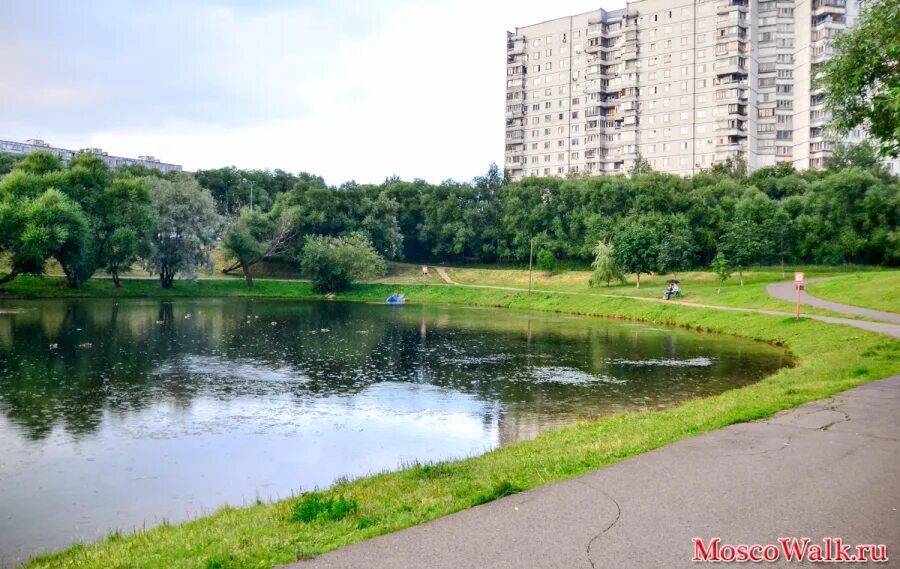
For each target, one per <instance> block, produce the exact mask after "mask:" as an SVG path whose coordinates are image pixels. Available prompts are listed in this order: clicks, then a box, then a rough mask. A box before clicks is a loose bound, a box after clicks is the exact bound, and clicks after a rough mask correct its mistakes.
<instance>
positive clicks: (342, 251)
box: [299, 233, 387, 292]
mask: <svg viewBox="0 0 900 569" xmlns="http://www.w3.org/2000/svg"><path fill="white" fill-rule="evenodd" d="M299 260H300V265H301V266H302V268H303V271H304V273H306V275H307V276H309V278H310V279H312V282H313V290H315V291H316V292H341V291H344V290H348V289H349V288H350V285H351V284H353V281H355V280H360V279H369V278H375V277H379V276H382V275H384V274H385V272H386V271H387V265H386V263H385V261H384V258H383V257H382V256H381V255H380V254H379V253H378V251H376V250H375V248H374V247H373V246H372V243H371V241H369V238H368V237H366V236H365V235H362V234H359V233H351V234H350V235H346V236H342V237H329V236H325V235H310V236H308V237H307V238H306V241H305V243H304V245H303V251H302V252H301V253H300V259H299Z"/></svg>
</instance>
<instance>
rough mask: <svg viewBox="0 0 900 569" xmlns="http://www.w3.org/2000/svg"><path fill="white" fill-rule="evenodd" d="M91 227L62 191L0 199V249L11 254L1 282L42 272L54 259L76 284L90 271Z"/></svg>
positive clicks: (71, 283)
mask: <svg viewBox="0 0 900 569" xmlns="http://www.w3.org/2000/svg"><path fill="white" fill-rule="evenodd" d="M89 239H90V231H89V229H88V221H87V218H86V217H85V215H84V212H83V211H82V210H81V208H80V207H79V206H78V204H76V203H74V202H73V201H72V200H70V199H69V198H68V197H66V195H65V194H63V193H62V192H60V191H58V190H54V189H50V190H47V191H45V192H43V193H42V194H41V195H40V196H38V197H35V198H32V197H25V198H24V199H19V200H12V199H10V200H4V201H3V202H2V203H0V250H2V251H4V252H6V253H7V254H8V255H9V257H10V271H9V273H8V274H6V275H5V276H4V277H2V278H0V284H3V283H6V282H9V281H11V280H13V279H15V278H16V277H18V276H19V275H20V274H31V275H38V276H39V275H43V274H44V270H45V267H46V263H47V260H48V259H51V258H53V259H56V261H57V262H58V263H59V265H60V267H62V269H63V272H64V273H65V275H66V283H67V284H68V286H69V287H70V288H78V287H79V286H80V285H81V283H82V282H83V281H84V280H85V279H86V278H88V277H90V273H91V272H92V271H93V268H92V263H91V260H90V258H89V257H90V246H89V243H88V241H89Z"/></svg>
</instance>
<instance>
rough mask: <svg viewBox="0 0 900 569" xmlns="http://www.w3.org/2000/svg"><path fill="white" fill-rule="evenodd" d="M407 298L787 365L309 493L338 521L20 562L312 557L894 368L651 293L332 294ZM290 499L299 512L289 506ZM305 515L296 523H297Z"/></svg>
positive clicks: (254, 509) (880, 352)
mask: <svg viewBox="0 0 900 569" xmlns="http://www.w3.org/2000/svg"><path fill="white" fill-rule="evenodd" d="M4 289H5V290H7V291H8V292H10V293H13V294H15V296H16V297H18V298H46V297H69V298H78V297H100V296H103V297H123V298H124V297H153V298H179V297H256V298H284V299H297V300H310V299H321V298H322V296H321V295H316V294H313V293H312V291H311V287H310V286H309V284H307V283H292V282H275V281H259V282H258V283H257V288H256V289H255V290H253V291H247V290H246V289H245V288H244V287H243V284H242V283H241V282H240V281H200V282H198V283H195V284H187V283H176V287H175V288H174V289H172V290H170V291H162V290H161V289H160V288H159V285H158V283H157V282H156V281H149V280H148V281H128V282H126V285H125V288H124V290H117V289H113V288H112V286H111V284H110V283H109V282H97V281H91V282H89V283H87V285H86V286H85V287H84V289H82V290H78V291H69V290H68V289H65V287H64V286H63V285H62V283H59V282H55V281H53V280H51V279H45V280H40V279H33V280H29V279H23V280H21V281H16V282H15V283H12V285H8V286H6V287H4ZM395 291H399V292H403V293H405V294H406V295H407V297H408V298H409V299H410V301H412V302H421V303H444V304H465V305H473V306H494V307H504V308H512V309H523V310H538V311H551V312H565V313H570V314H580V315H585V316H598V317H611V318H621V319H632V320H641V321H646V322H653V323H660V324H668V325H675V326H682V327H687V328H693V329H698V330H704V331H711V332H718V333H724V334H730V335H735V336H742V337H747V338H752V339H756V340H761V341H765V342H769V343H773V344H778V345H784V346H786V347H787V348H788V349H789V350H790V352H791V353H792V354H793V356H794V357H795V358H796V365H795V366H794V367H792V368H783V369H781V370H780V371H778V372H777V373H775V374H773V375H771V376H769V377H767V378H765V379H763V380H762V381H760V382H759V383H756V384H753V385H750V386H747V387H744V388H741V389H735V390H731V391H727V392H725V393H722V394H720V395H717V396H713V397H707V398H702V399H695V400H692V401H689V402H687V403H684V404H682V405H680V406H678V407H675V408H672V409H668V410H664V411H655V412H641V413H627V414H621V415H615V416H610V417H606V418H603V419H600V420H598V421H591V422H584V423H581V424H578V425H574V426H570V427H566V428H563V429H561V430H558V431H553V432H549V433H545V434H543V435H541V436H540V437H538V438H537V439H535V440H533V441H527V442H522V443H518V444H515V445H511V446H508V447H503V448H500V449H497V450H495V451H492V452H490V453H487V454H484V455H481V456H478V457H475V458H470V459H466V460H462V461H457V462H447V463H439V464H435V465H413V466H411V467H409V468H406V469H404V470H400V471H395V472H387V473H381V474H376V475H372V476H367V477H364V478H360V479H356V480H352V481H347V482H343V483H340V484H337V485H336V486H334V487H332V488H330V489H328V490H326V491H324V492H322V493H321V496H320V497H321V498H322V501H324V502H326V503H327V501H328V500H329V499H333V500H338V499H339V498H344V500H345V502H343V503H345V504H353V505H354V507H348V508H345V509H344V511H343V514H342V516H341V517H337V516H329V515H321V516H314V517H313V518H308V517H303V516H301V517H300V519H298V517H297V516H296V513H297V508H298V506H299V505H300V504H301V503H304V504H306V506H308V505H309V503H307V502H304V499H303V498H294V499H288V500H283V501H280V502H276V503H272V504H258V505H254V506H250V507H246V508H232V507H224V508H221V509H220V510H218V511H217V512H216V513H214V514H212V515H210V516H206V517H203V518H198V519H196V520H194V521H190V522H186V523H184V524H180V525H174V526H161V527H157V528H153V529H150V530H147V531H143V532H140V533H137V534H134V535H130V536H121V535H118V534H116V535H113V536H111V537H109V538H107V539H105V540H103V541H101V542H99V543H97V544H94V545H86V546H84V545H77V546H74V547H72V548H69V549H67V550H65V551H62V552H59V553H56V554H52V555H48V556H44V557H40V558H37V559H35V560H33V561H32V562H31V563H30V564H29V565H28V567H32V568H38V567H40V568H50V567H89V568H94V567H96V568H100V567H104V568H109V567H121V568H125V567H129V568H138V567H140V568H144V567H146V568H150V567H163V566H164V567H174V568H188V567H190V568H207V569H212V568H219V569H224V568H229V569H234V568H249V567H255V568H258V567H270V566H275V565H279V564H283V563H288V562H291V561H294V560H296V559H298V558H303V557H309V556H312V555H317V554H320V553H323V552H325V551H329V550H332V549H335V548H338V547H341V546H344V545H348V544H350V543H354V542H357V541H360V540H362V539H366V538H369V537H373V536H376V535H381V534H384V533H388V532H391V531H395V530H398V529H402V528H405V527H409V526H411V525H415V524H418V523H422V522H425V521H428V520H431V519H435V518H437V517H440V516H443V515H447V514H450V513H453V512H455V511H459V510H462V509H465V508H468V507H471V506H473V505H476V504H478V503H483V502H485V501H489V500H491V499H494V498H496V497H500V496H502V495H505V494H507V493H510V492H514V491H522V490H526V489H529V488H533V487H536V486H539V485H542V484H545V483H549V482H554V481H558V480H564V479H567V478H571V477H574V476H578V475H580V474H583V473H585V472H588V471H590V470H593V469H596V468H599V467H603V466H607V465H610V464H614V463H616V462H619V461H621V460H623V459H625V458H628V457H630V456H634V455H637V454H640V453H643V452H647V451H649V450H652V449H654V448H658V447H660V446H663V445H666V444H669V443H672V442H675V441H677V440H681V439H684V438H687V437H691V436H695V435H698V434H700V433H703V432H707V431H710V430H714V429H717V428H721V427H723V426H726V425H729V424H732V423H736V422H742V421H749V420H754V419H760V418H764V417H767V416H770V415H771V414H773V413H775V412H777V411H780V410H783V409H788V408H791V407H795V406H797V405H799V404H802V403H805V402H807V401H813V400H816V399H822V398H825V397H828V396H830V395H833V394H835V393H837V392H840V391H843V390H846V389H849V388H851V387H854V386H856V385H859V384H862V383H865V382H868V381H871V380H874V379H878V378H882V377H887V376H889V375H892V374H896V373H900V357H898V356H900V342H898V341H896V340H893V339H891V338H888V337H885V336H881V335H878V334H875V333H871V332H865V331H862V330H858V329H855V328H851V327H847V326H838V325H828V324H823V323H820V322H816V321H812V320H808V319H802V320H800V321H797V320H794V319H793V318H781V317H777V316H767V315H760V314H749V313H734V312H723V311H716V310H713V309H703V308H696V307H685V306H676V305H672V304H664V303H651V302H644V301H638V300H631V299H625V298H602V297H592V296H587V295H579V294H573V295H559V294H552V293H546V292H535V293H534V294H532V295H527V294H525V293H522V292H516V291H502V290H494V289H473V288H462V287H453V286H449V285H447V286H439V285H429V286H423V285H411V284H371V285H358V286H356V287H354V288H353V290H351V291H350V292H348V293H345V294H340V295H337V296H336V300H346V301H362V302H369V301H372V302H379V301H382V300H383V299H384V298H385V297H386V296H387V295H388V294H390V293H391V292H395ZM301 509H302V508H301ZM304 519H305V520H307V521H302V520H304Z"/></svg>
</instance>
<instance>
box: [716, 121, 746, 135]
mask: <svg viewBox="0 0 900 569" xmlns="http://www.w3.org/2000/svg"><path fill="white" fill-rule="evenodd" d="M716 134H717V135H719V136H734V137H746V136H747V121H746V120H741V119H728V120H723V121H719V122H717V123H716Z"/></svg>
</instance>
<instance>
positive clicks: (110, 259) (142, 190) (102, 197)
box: [95, 174, 155, 287]
mask: <svg viewBox="0 0 900 569" xmlns="http://www.w3.org/2000/svg"><path fill="white" fill-rule="evenodd" d="M96 201H97V209H98V213H99V215H98V216H97V218H96V219H95V232H96V235H97V238H96V241H97V247H96V255H97V263H98V265H99V266H101V267H103V268H104V269H106V271H107V272H108V273H109V274H110V276H111V277H112V280H113V284H114V285H115V286H116V287H119V286H121V282H120V280H119V274H120V273H121V272H123V271H128V270H129V269H130V268H131V266H132V265H133V264H134V263H135V262H137V261H138V260H139V259H142V258H147V257H149V256H150V253H151V252H152V235H153V227H154V223H155V219H154V215H155V214H154V210H153V203H152V201H151V198H150V190H149V188H148V185H147V181H146V180H144V179H138V178H132V177H130V176H129V175H127V174H123V175H121V176H117V177H116V178H114V179H113V181H112V183H111V184H110V185H109V186H107V187H106V188H105V189H104V190H103V191H102V192H101V193H100V194H99V195H98V196H97V198H96Z"/></svg>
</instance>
